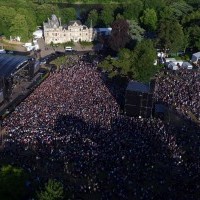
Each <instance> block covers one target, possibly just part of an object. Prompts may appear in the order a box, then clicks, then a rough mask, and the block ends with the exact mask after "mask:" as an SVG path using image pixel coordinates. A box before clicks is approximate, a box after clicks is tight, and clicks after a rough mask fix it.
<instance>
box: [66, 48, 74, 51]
mask: <svg viewBox="0 0 200 200" xmlns="http://www.w3.org/2000/svg"><path fill="white" fill-rule="evenodd" d="M65 51H73V48H72V47H65Z"/></svg>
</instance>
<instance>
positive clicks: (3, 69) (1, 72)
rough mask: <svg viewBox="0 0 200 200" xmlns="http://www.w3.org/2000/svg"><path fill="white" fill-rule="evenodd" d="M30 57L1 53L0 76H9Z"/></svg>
mask: <svg viewBox="0 0 200 200" xmlns="http://www.w3.org/2000/svg"><path fill="white" fill-rule="evenodd" d="M29 59H30V58H29V57H27V56H19V55H10V54H0V76H1V77H8V76H10V75H11V74H12V73H14V72H15V71H17V70H18V69H19V68H20V66H21V65H22V64H23V63H25V62H27V61H28V60H29Z"/></svg>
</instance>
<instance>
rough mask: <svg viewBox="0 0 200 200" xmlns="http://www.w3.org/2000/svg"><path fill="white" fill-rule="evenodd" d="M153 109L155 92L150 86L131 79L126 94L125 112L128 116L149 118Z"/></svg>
mask: <svg viewBox="0 0 200 200" xmlns="http://www.w3.org/2000/svg"><path fill="white" fill-rule="evenodd" d="M152 110H153V93H152V88H151V87H150V86H147V85H144V84H143V83H139V82H134V81H131V82H130V83H129V84H128V87H127V89H126V94H125V106H124V112H125V114H126V115H127V116H131V117H143V118H149V117H151V116H152Z"/></svg>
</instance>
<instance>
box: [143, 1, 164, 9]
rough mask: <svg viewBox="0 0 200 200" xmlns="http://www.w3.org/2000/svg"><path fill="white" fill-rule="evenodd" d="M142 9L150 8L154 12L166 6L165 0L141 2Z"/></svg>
mask: <svg viewBox="0 0 200 200" xmlns="http://www.w3.org/2000/svg"><path fill="white" fill-rule="evenodd" d="M143 4H144V9H147V8H150V9H154V10H156V11H159V10H161V9H162V8H163V7H165V6H166V0H143Z"/></svg>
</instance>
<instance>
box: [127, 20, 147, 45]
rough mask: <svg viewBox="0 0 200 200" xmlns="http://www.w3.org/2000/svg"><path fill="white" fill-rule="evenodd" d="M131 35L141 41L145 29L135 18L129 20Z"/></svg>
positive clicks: (133, 38)
mask: <svg viewBox="0 0 200 200" xmlns="http://www.w3.org/2000/svg"><path fill="white" fill-rule="evenodd" d="M128 23H129V35H130V37H131V39H132V40H136V41H138V42H140V41H141V40H142V39H143V35H144V32H145V30H144V29H143V28H141V27H140V26H139V25H138V23H137V22H136V21H135V20H129V21H128Z"/></svg>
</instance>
